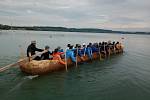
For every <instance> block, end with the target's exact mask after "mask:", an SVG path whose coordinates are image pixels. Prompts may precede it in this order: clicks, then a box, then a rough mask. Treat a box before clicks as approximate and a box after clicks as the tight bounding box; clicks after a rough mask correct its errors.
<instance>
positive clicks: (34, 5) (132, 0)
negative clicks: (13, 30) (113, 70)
mask: <svg viewBox="0 0 150 100" xmlns="http://www.w3.org/2000/svg"><path fill="white" fill-rule="evenodd" d="M149 10H150V0H0V24H8V25H17V26H62V27H70V28H73V27H74V28H101V29H113V30H126V31H150V13H149V12H150V11H149Z"/></svg>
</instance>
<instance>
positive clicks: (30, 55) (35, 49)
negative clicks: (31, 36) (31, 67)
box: [27, 41, 44, 60]
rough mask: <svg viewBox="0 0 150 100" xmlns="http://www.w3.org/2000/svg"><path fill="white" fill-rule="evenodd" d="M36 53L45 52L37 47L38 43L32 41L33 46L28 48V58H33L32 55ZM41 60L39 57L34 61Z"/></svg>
mask: <svg viewBox="0 0 150 100" xmlns="http://www.w3.org/2000/svg"><path fill="white" fill-rule="evenodd" d="M35 51H39V52H42V51H44V50H43V49H39V48H37V47H36V41H31V44H30V45H29V46H28V48H27V57H29V58H31V57H32V55H35ZM40 59H41V57H39V56H37V57H35V58H34V60H40ZM29 60H31V59H29Z"/></svg>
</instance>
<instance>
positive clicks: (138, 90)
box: [0, 31, 150, 100]
mask: <svg viewBox="0 0 150 100" xmlns="http://www.w3.org/2000/svg"><path fill="white" fill-rule="evenodd" d="M121 37H124V38H125V39H124V40H121ZM31 40H37V47H39V48H43V47H44V46H45V45H49V46H50V47H51V49H54V48H55V47H57V46H61V47H62V48H65V46H66V44H68V43H71V44H76V43H80V44H82V43H83V42H85V43H88V42H99V41H107V40H112V41H114V40H115V41H121V42H122V43H123V44H124V45H125V52H124V53H123V54H120V55H116V56H111V57H110V58H109V59H105V60H103V61H93V62H92V63H86V64H84V65H79V67H78V68H75V67H72V68H70V69H69V71H68V72H66V71H59V72H53V73H49V74H48V75H44V76H39V77H35V78H32V77H31V76H28V75H26V74H24V73H22V72H21V71H20V69H19V68H17V66H16V67H15V68H11V69H10V70H7V71H6V72H3V73H0V100H150V35H128V34H126V35H124V34H121V35H120V34H103V33H99V34H98V33H64V32H34V31H2V32H0V66H4V65H7V64H9V63H12V62H14V61H17V60H18V59H19V56H20V48H19V45H21V46H22V49H23V51H24V52H25V51H26V48H27V46H28V44H30V41H31Z"/></svg>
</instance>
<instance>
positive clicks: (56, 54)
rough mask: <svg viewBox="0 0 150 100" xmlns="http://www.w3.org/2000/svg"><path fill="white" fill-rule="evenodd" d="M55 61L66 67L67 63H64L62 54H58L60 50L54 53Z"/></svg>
mask: <svg viewBox="0 0 150 100" xmlns="http://www.w3.org/2000/svg"><path fill="white" fill-rule="evenodd" d="M53 60H58V61H59V63H61V64H63V65H65V64H66V63H65V62H64V61H62V59H61V57H60V53H59V52H58V48H56V49H55V50H54V52H53Z"/></svg>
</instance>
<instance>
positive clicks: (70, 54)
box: [66, 45, 76, 63]
mask: <svg viewBox="0 0 150 100" xmlns="http://www.w3.org/2000/svg"><path fill="white" fill-rule="evenodd" d="M74 55H75V54H74V50H73V45H70V46H69V49H67V50H66V58H67V59H68V58H71V60H72V61H73V62H74V63H76V57H75V56H74Z"/></svg>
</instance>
